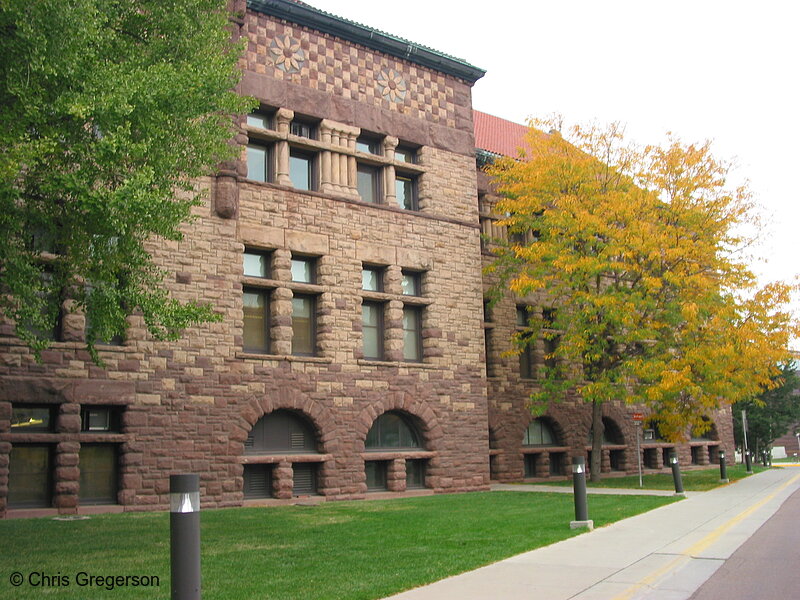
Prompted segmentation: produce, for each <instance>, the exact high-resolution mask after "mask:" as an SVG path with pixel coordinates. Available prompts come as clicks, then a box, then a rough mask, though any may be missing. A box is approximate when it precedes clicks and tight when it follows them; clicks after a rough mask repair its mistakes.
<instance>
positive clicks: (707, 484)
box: [547, 464, 766, 492]
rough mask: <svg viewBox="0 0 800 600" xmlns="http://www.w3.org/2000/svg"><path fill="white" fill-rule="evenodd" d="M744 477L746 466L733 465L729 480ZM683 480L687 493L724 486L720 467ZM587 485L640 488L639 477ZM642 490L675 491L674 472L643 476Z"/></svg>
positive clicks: (758, 469) (684, 476)
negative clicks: (720, 478)
mask: <svg viewBox="0 0 800 600" xmlns="http://www.w3.org/2000/svg"><path fill="white" fill-rule="evenodd" d="M765 469H766V467H762V466H760V465H755V464H754V465H753V472H754V473H759V472H761V471H763V470H765ZM742 477H747V471H746V469H745V466H744V465H733V466H729V467H728V479H729V480H730V481H736V480H737V479H741V478H742ZM681 480H682V481H683V489H684V490H685V491H687V492H704V491H706V490H710V489H713V488H715V487H718V486H720V485H722V484H721V483H720V480H719V466H714V467H711V468H708V469H698V470H693V471H681ZM547 485H560V486H571V485H572V480H571V479H570V480H567V481H563V480H562V481H554V482H553V483H552V484H547ZM586 485H587V486H588V487H601V488H618V489H637V488H639V476H638V475H627V476H625V477H603V479H601V480H600V481H599V482H597V483H593V482H591V481H588V480H587V482H586ZM642 489H648V490H674V489H675V482H674V480H673V479H672V471H671V470H670V471H667V472H664V473H653V474H648V475H643V476H642Z"/></svg>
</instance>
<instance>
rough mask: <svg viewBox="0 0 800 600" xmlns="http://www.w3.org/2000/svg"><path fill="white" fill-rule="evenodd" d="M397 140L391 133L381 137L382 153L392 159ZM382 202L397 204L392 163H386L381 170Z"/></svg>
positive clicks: (391, 204)
mask: <svg viewBox="0 0 800 600" xmlns="http://www.w3.org/2000/svg"><path fill="white" fill-rule="evenodd" d="M398 143H399V140H398V139H397V138H396V137H394V136H391V135H387V136H386V137H385V138H383V155H384V156H385V157H387V158H391V159H394V151H395V150H396V149H397V144H398ZM383 203H384V204H388V205H389V206H396V205H397V194H396V193H395V171H394V167H393V166H392V165H388V166H387V167H386V168H385V169H384V170H383Z"/></svg>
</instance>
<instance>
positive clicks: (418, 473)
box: [406, 459, 427, 489]
mask: <svg viewBox="0 0 800 600" xmlns="http://www.w3.org/2000/svg"><path fill="white" fill-rule="evenodd" d="M426 463H427V461H426V460H423V459H410V460H407V461H406V489H419V488H424V487H425V464H426Z"/></svg>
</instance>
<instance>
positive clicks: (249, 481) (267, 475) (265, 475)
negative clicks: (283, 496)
mask: <svg viewBox="0 0 800 600" xmlns="http://www.w3.org/2000/svg"><path fill="white" fill-rule="evenodd" d="M272 468H273V467H272V465H244V498H245V500H250V499H253V498H270V497H271V496H272Z"/></svg>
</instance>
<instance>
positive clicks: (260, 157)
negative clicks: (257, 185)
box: [247, 143, 272, 181]
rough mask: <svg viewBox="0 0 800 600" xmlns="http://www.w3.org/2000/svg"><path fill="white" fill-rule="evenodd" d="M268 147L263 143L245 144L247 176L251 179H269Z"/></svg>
mask: <svg viewBox="0 0 800 600" xmlns="http://www.w3.org/2000/svg"><path fill="white" fill-rule="evenodd" d="M270 164H271V160H270V147H269V146H266V145H263V144H255V143H250V144H247V178H248V179H252V180H253V181H270V180H271V179H272V174H271V172H270Z"/></svg>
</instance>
